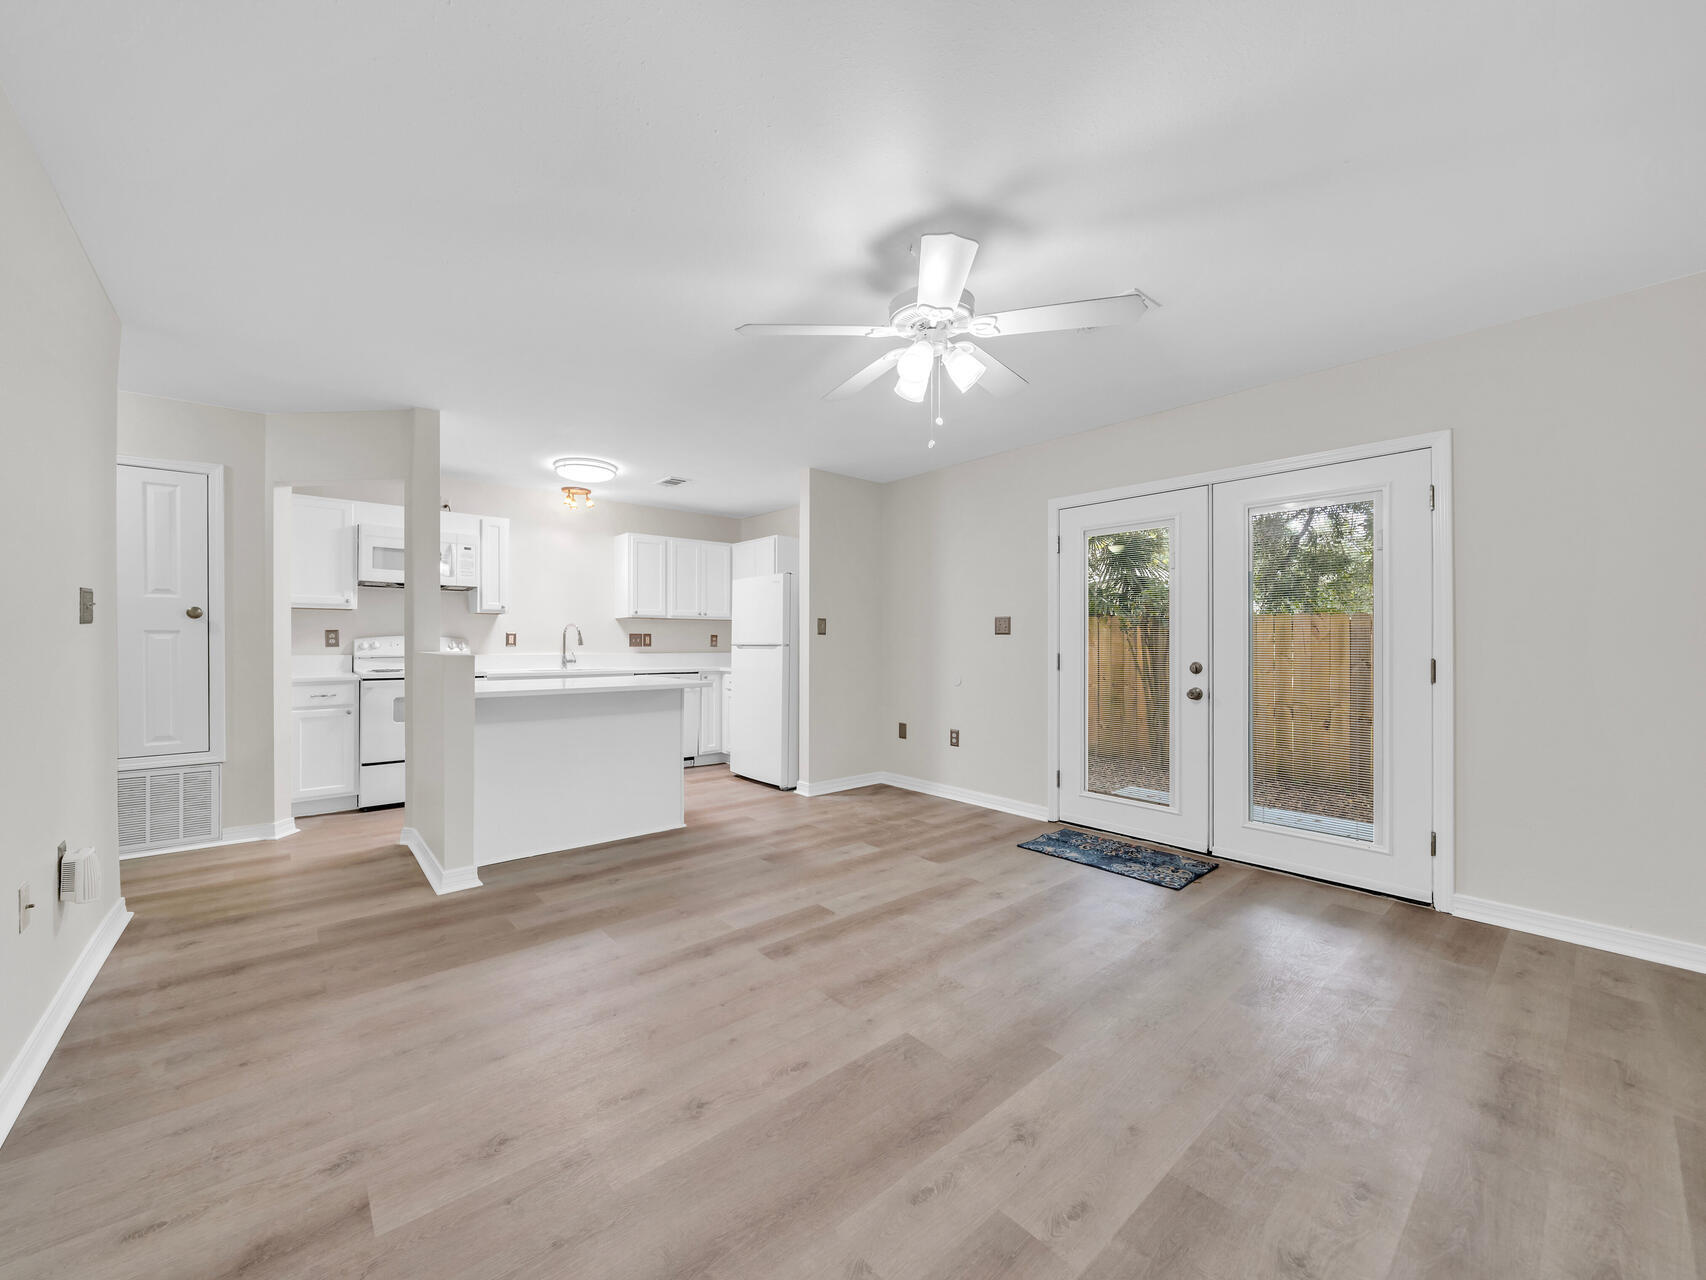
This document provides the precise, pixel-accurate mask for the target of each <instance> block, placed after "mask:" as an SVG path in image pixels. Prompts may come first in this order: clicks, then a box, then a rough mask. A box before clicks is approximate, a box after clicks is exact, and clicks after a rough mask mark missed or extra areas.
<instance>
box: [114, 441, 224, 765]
mask: <svg viewBox="0 0 1706 1280" xmlns="http://www.w3.org/2000/svg"><path fill="white" fill-rule="evenodd" d="M207 504H208V477H207V475H206V474H205V473H203V472H195V471H172V470H167V469H164V468H159V467H142V466H132V465H128V464H121V465H120V466H119V468H118V599H117V601H116V606H117V608H116V614H115V616H116V619H117V628H118V754H119V758H120V759H121V760H134V759H138V758H144V757H154V756H178V755H190V754H195V753H200V752H205V751H207V750H208V748H209V744H210V740H211V730H210V722H209V707H210V697H211V695H210V685H209V680H210V642H209V637H208V627H209V617H208V606H209V593H208V521H207Z"/></svg>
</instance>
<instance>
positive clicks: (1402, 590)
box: [1056, 449, 1433, 901]
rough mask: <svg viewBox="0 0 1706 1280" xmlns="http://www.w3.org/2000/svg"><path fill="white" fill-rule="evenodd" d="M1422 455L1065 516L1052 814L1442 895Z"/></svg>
mask: <svg viewBox="0 0 1706 1280" xmlns="http://www.w3.org/2000/svg"><path fill="white" fill-rule="evenodd" d="M1430 476H1431V459H1430V455H1429V451H1428V450H1426V449H1420V450H1413V451H1408V452H1402V453H1394V454H1388V455H1384V456H1379V457H1373V458H1366V459H1360V460H1358V461H1354V462H1344V463H1335V464H1332V465H1328V466H1318V467H1307V468H1300V469H1293V470H1286V471H1276V472H1274V473H1271V474H1266V475H1260V476H1254V477H1249V478H1241V479H1235V480H1227V481H1221V482H1218V483H1213V484H1203V485H1197V486H1195V487H1191V488H1182V489H1176V490H1170V491H1167V492H1163V493H1156V494H1149V495H1145V496H1141V497H1133V498H1125V499H1119V500H1115V501H1108V502H1097V503H1093V504H1087V505H1084V506H1078V507H1066V508H1063V509H1062V510H1061V512H1060V525H1059V533H1060V577H1059V582H1060V591H1059V597H1058V599H1057V601H1056V608H1057V619H1058V629H1059V636H1060V653H1059V656H1058V658H1057V663H1058V673H1059V674H1058V677H1057V678H1058V681H1059V689H1058V693H1059V697H1058V704H1057V705H1058V708H1059V726H1058V732H1059V763H1060V775H1059V778H1058V786H1059V805H1060V808H1059V812H1060V816H1061V817H1062V818H1063V819H1065V820H1067V821H1069V822H1077V823H1081V824H1083V825H1085V826H1092V827H1098V828H1101V829H1104V830H1109V831H1117V832H1121V833H1123V834H1126V835H1131V836H1137V837H1140V838H1144V839H1149V840H1154V841H1158V842H1160V843H1164V844H1170V845H1174V846H1177V847H1179V848H1184V849H1191V850H1197V851H1211V852H1215V853H1219V854H1222V855H1224V856H1226V857H1229V858H1235V859H1238V860H1240V861H1246V862H1252V863H1257V864H1259V865H1262V866H1267V867H1273V868H1275V869H1278V870H1284V871H1290V872H1294V873H1297V874H1301V875H1308V876H1313V877H1316V878H1319V879H1323V880H1331V881H1334V882H1337V883H1341V884H1348V885H1354V886H1357V887H1359V888H1367V889H1375V890H1379V891H1382V892H1386V893H1392V894H1397V895H1399V896H1402V897H1406V898H1413V899H1419V900H1423V901H1426V900H1430V899H1431V898H1432V884H1433V878H1432V866H1431V849H1430V843H1431V842H1430V836H1431V827H1432V821H1431V818H1432V810H1433V778H1432V770H1433V751H1432V746H1433V744H1432V724H1433V720H1432V683H1431V676H1430V668H1431V656H1432V655H1431V651H1432V598H1433V595H1432V593H1433V573H1432V570H1433V520H1432V516H1431V503H1430V483H1429V482H1430Z"/></svg>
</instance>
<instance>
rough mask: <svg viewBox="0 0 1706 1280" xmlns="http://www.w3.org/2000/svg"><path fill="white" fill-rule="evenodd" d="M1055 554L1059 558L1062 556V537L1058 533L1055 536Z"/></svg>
mask: <svg viewBox="0 0 1706 1280" xmlns="http://www.w3.org/2000/svg"><path fill="white" fill-rule="evenodd" d="M1054 553H1055V555H1057V556H1058V555H1059V554H1060V535H1059V534H1058V533H1057V534H1055V535H1054Z"/></svg>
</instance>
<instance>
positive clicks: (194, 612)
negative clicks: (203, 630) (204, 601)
mask: <svg viewBox="0 0 1706 1280" xmlns="http://www.w3.org/2000/svg"><path fill="white" fill-rule="evenodd" d="M184 616H185V617H186V618H199V617H201V606H200V605H199V604H192V605H191V606H190V607H189V608H187V609H185V610H184Z"/></svg>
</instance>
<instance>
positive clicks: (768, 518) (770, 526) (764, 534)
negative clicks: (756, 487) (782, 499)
mask: <svg viewBox="0 0 1706 1280" xmlns="http://www.w3.org/2000/svg"><path fill="white" fill-rule="evenodd" d="M773 534H781V535H782V536H783V537H785V538H797V537H799V536H800V509H799V508H798V507H783V508H782V509H781V510H780V511H767V512H765V513H764V514H763V515H761V516H746V517H745V518H744V519H742V520H741V522H740V541H742V542H746V541H749V540H750V539H752V538H768V537H770V536H772V535H773Z"/></svg>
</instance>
